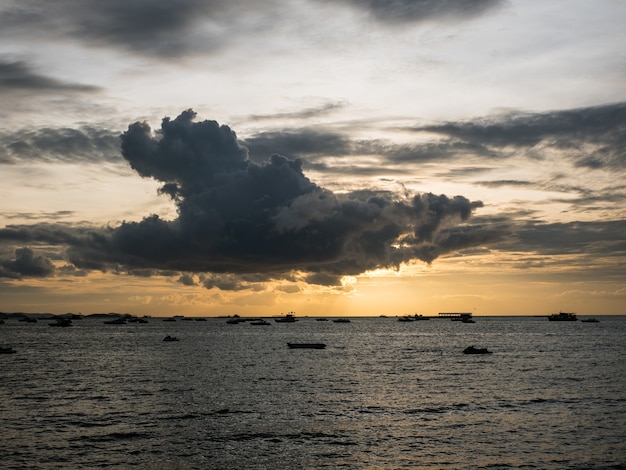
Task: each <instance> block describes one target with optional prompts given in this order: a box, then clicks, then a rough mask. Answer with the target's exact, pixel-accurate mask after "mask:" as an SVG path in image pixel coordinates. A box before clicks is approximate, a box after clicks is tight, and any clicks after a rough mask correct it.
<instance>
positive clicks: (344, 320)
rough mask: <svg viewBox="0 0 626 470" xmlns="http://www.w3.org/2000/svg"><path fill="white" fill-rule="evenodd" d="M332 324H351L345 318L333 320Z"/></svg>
mask: <svg viewBox="0 0 626 470" xmlns="http://www.w3.org/2000/svg"><path fill="white" fill-rule="evenodd" d="M333 322H334V323H352V322H351V321H350V320H348V319H347V318H337V319H336V320H333Z"/></svg>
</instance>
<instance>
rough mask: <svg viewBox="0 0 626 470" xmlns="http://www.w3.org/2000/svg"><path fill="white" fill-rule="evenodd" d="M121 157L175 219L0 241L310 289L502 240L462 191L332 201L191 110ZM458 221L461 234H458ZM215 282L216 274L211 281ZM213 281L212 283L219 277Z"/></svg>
mask: <svg viewBox="0 0 626 470" xmlns="http://www.w3.org/2000/svg"><path fill="white" fill-rule="evenodd" d="M122 154H123V156H124V158H125V159H126V160H127V161H128V162H129V163H130V165H131V167H132V168H133V169H135V170H136V171H137V172H138V173H139V174H140V175H142V176H144V177H150V178H154V179H156V180H158V181H160V182H162V183H163V185H162V187H161V192H162V193H163V194H166V195H167V196H169V197H171V198H172V199H173V200H174V201H175V203H176V205H177V209H178V217H177V218H176V219H175V220H172V221H166V220H162V219H160V218H159V217H157V216H155V215H153V216H149V217H146V218H145V219H143V220H142V221H140V222H127V223H124V224H122V225H121V226H119V227H117V228H106V229H105V228H103V229H98V230H93V229H83V230H82V231H80V232H77V231H73V230H71V229H70V228H68V227H66V226H56V225H54V224H49V225H44V224H40V225H36V226H31V227H27V226H22V227H7V228H5V229H3V230H0V239H11V240H18V241H20V242H22V243H32V242H34V241H39V242H45V243H57V244H59V243H60V244H66V245H68V246H69V247H70V248H69V251H68V256H69V259H70V261H71V262H72V263H73V264H75V265H76V266H77V267H80V268H84V269H112V267H114V266H125V267H126V268H127V269H135V270H136V269H159V270H167V269H170V270H178V271H186V272H199V273H204V272H206V273H234V274H251V273H262V274H263V275H264V276H265V277H266V278H275V277H277V276H279V275H286V274H288V273H289V272H291V271H294V270H299V271H304V272H308V273H310V274H311V280H312V282H313V281H314V282H316V283H318V282H321V281H320V280H322V279H325V280H326V281H327V282H328V283H330V284H336V283H337V279H338V277H340V276H342V275H345V274H359V273H362V272H364V271H365V270H368V269H374V268H379V267H398V266H399V265H400V264H401V263H404V262H408V261H411V260H423V261H426V262H432V261H433V260H434V259H435V258H436V257H438V256H441V255H442V254H445V253H448V252H450V251H454V250H458V249H462V248H464V247H468V246H474V245H475V244H477V243H485V242H486V241H487V240H489V239H493V238H497V237H499V236H500V234H495V233H494V232H490V231H486V230H484V228H483V227H478V228H472V226H470V225H467V223H466V222H467V221H468V219H469V218H470V216H471V214H472V212H473V210H474V209H476V208H477V207H480V206H481V205H482V203H481V202H478V201H475V202H472V201H469V200H468V199H466V198H465V197H463V196H455V197H447V196H445V195H434V194H429V193H428V194H417V195H414V196H411V197H407V196H405V195H403V196H399V195H396V194H392V193H389V192H383V191H378V192H377V191H359V192H351V193H346V194H334V193H332V192H330V191H328V190H326V189H324V188H322V187H319V186H318V185H316V184H315V183H313V182H312V181H310V180H309V179H308V178H307V177H306V176H305V175H304V172H303V166H302V161H301V160H298V159H290V158H287V157H285V156H282V155H279V154H273V155H271V156H270V157H269V158H268V159H267V160H265V161H263V162H261V163H257V162H255V161H253V160H251V159H250V158H249V157H248V150H247V148H245V147H244V146H243V145H241V143H240V142H239V140H238V139H237V136H236V135H235V133H234V132H233V131H232V130H231V129H230V128H229V127H227V126H224V125H219V124H218V123H217V122H215V121H202V122H195V113H194V112H193V111H191V110H188V111H185V112H183V113H181V114H180V115H179V116H178V117H177V118H175V119H173V120H172V119H169V118H165V119H163V122H162V124H161V128H160V129H159V130H158V131H157V132H153V131H152V129H151V128H150V127H149V126H148V125H147V124H146V123H135V124H132V125H130V126H129V127H128V130H127V131H126V132H125V133H124V134H123V135H122ZM459 224H463V225H465V228H464V231H463V233H461V232H455V231H454V230H453V229H454V227H456V226H458V225H459ZM211 279H213V278H211ZM211 284H212V285H219V283H217V282H216V281H213V282H212V283H211Z"/></svg>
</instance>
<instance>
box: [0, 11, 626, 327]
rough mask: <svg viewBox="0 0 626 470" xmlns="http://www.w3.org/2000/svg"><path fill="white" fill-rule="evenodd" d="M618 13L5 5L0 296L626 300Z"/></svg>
mask: <svg viewBox="0 0 626 470" xmlns="http://www.w3.org/2000/svg"><path fill="white" fill-rule="evenodd" d="M625 21H626V2H623V1H619V0H594V1H590V0H555V1H551V2H545V1H539V0H441V1H437V2H434V1H430V0H380V1H379V0H266V1H262V2H259V1H250V0H179V1H177V2H171V1H167V2H166V1H164V0H109V1H106V2H102V1H99V0H58V1H56V2H54V5H52V3H51V2H49V1H47V0H0V103H1V104H0V120H1V121H0V122H1V123H2V125H1V126H0V201H2V203H1V205H0V311H5V312H12V311H25V312H53V313H63V312H68V311H72V312H79V311H80V312H82V313H94V312H109V311H116V312H130V313H136V314H152V315H173V314H185V315H228V314H234V313H238V314H240V315H277V314H280V313H284V312H287V311H296V313H297V314H299V315H336V316H339V315H342V316H343V315H381V314H386V315H405V314H412V313H423V314H429V315H431V314H436V313H437V312H441V311H471V312H474V313H475V314H477V315H497V314H506V315H513V314H527V315H536V314H548V313H554V312H556V311H559V310H563V311H576V312H578V313H579V314H594V315H597V314H602V313H610V314H618V313H626V204H625V203H626V183H625V179H624V175H625V171H624V170H625V167H626V32H625V31H624V28H623V25H624V22H625Z"/></svg>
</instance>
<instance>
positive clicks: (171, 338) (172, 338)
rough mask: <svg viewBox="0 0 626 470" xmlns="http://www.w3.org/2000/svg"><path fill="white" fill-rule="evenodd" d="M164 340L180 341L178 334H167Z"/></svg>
mask: <svg viewBox="0 0 626 470" xmlns="http://www.w3.org/2000/svg"><path fill="white" fill-rule="evenodd" d="M163 341H166V342H169V341H178V338H177V337H176V336H170V335H167V336H166V337H165V338H163Z"/></svg>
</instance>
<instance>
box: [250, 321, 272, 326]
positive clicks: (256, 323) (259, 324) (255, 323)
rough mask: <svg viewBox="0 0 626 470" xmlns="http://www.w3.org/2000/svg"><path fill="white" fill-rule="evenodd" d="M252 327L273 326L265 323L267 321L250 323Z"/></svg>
mask: <svg viewBox="0 0 626 470" xmlns="http://www.w3.org/2000/svg"><path fill="white" fill-rule="evenodd" d="M250 324H251V325H255V326H267V325H271V323H270V322H268V321H265V320H254V321H251V322H250Z"/></svg>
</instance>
